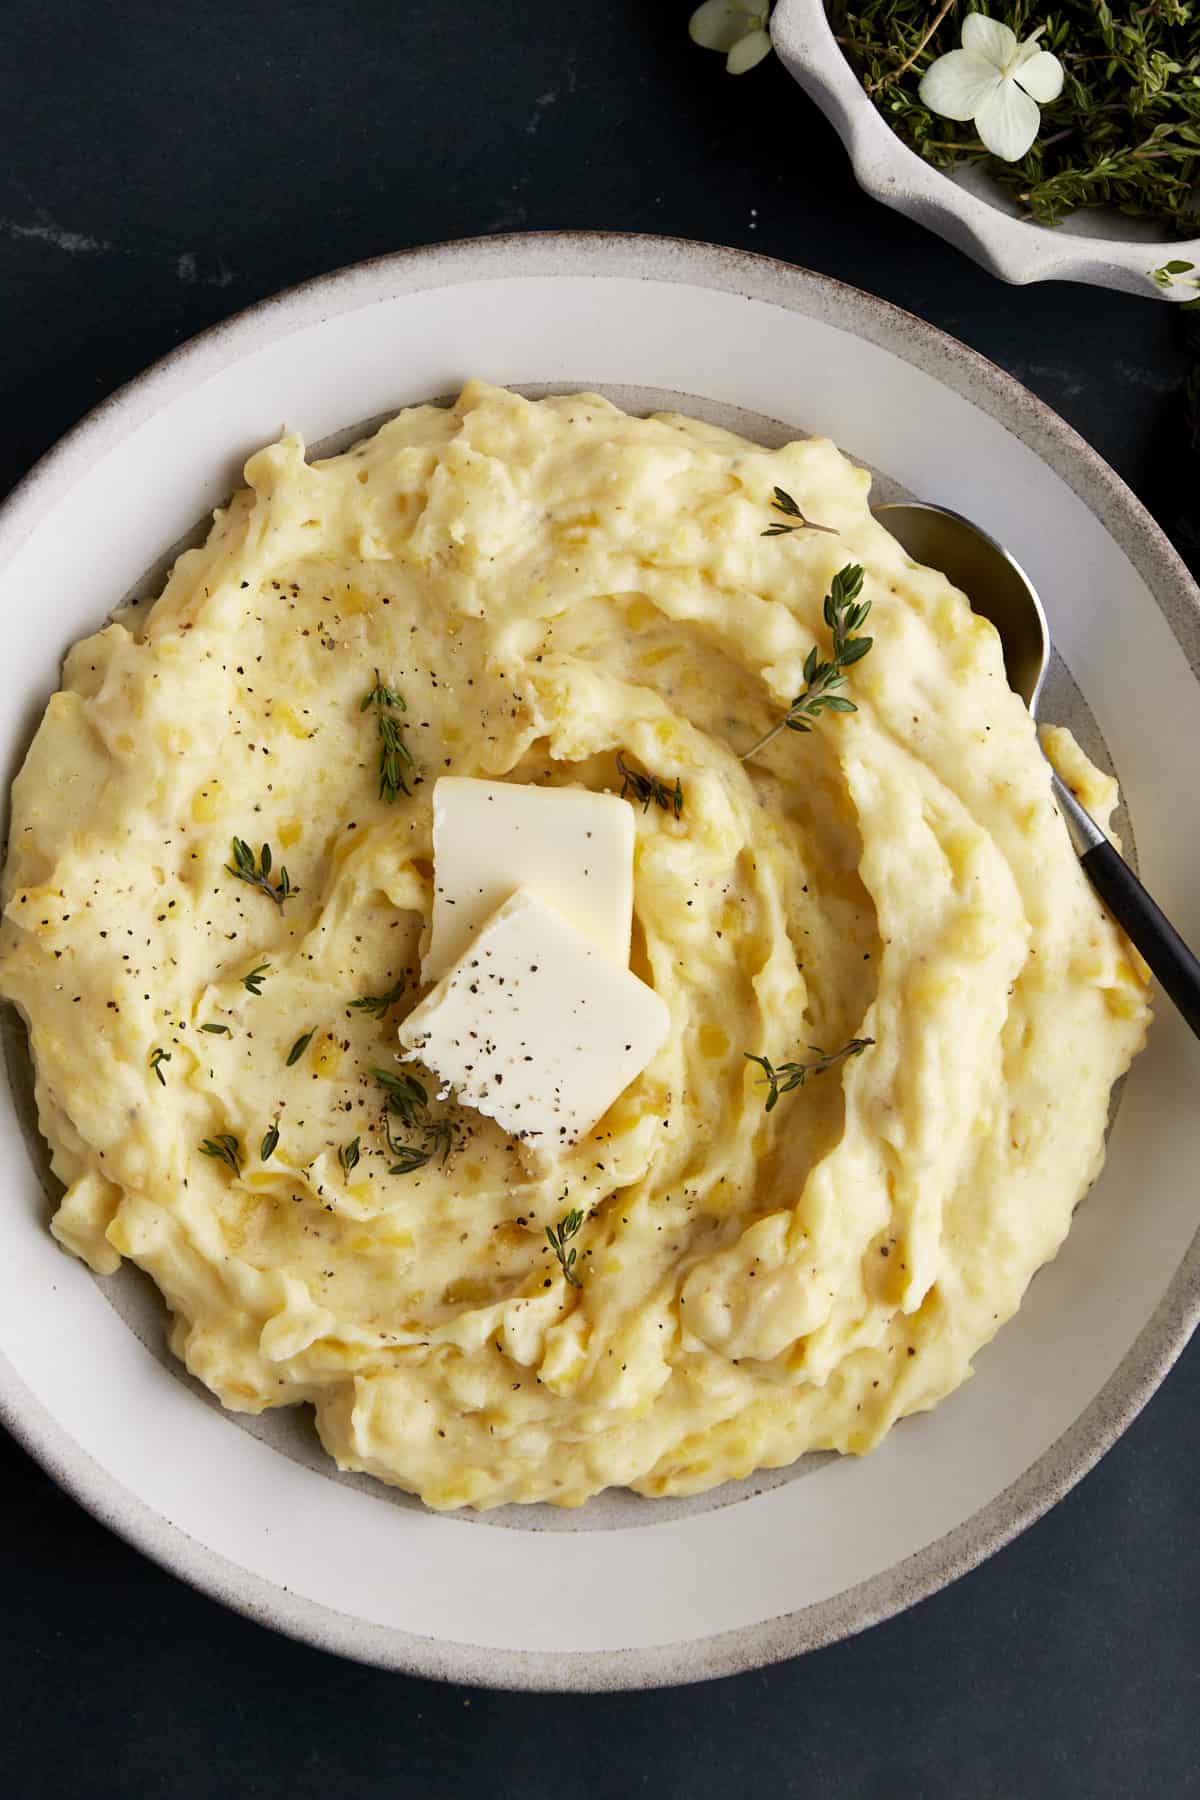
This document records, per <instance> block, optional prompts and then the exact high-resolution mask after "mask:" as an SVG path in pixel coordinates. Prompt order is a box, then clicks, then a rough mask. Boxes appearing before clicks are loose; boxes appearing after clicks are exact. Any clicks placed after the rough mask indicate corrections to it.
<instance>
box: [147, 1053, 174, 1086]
mask: <svg viewBox="0 0 1200 1800" xmlns="http://www.w3.org/2000/svg"><path fill="white" fill-rule="evenodd" d="M170 1060H171V1052H170V1051H169V1050H162V1049H157V1048H156V1049H154V1050H152V1051H151V1052H150V1067H151V1068H152V1069H153V1070H154V1073H155V1074H156V1075H157V1076H158V1079H159V1080H160V1081H161V1082H162V1085H163V1086H164V1087H166V1085H167V1078H166V1076H165V1075H164V1074H163V1072H162V1066H163V1064H164V1063H165V1062H170Z"/></svg>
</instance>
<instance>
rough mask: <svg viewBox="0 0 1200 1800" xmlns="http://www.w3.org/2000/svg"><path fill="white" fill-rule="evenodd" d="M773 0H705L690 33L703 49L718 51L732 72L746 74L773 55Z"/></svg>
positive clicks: (689, 27)
mask: <svg viewBox="0 0 1200 1800" xmlns="http://www.w3.org/2000/svg"><path fill="white" fill-rule="evenodd" d="M770 12H771V0H703V5H701V6H698V7H697V8H696V10H695V12H694V13H693V14H692V16H691V19H690V20H689V22H688V35H689V36H690V38H691V40H692V42H693V43H694V44H699V45H700V46H701V48H702V49H704V50H719V51H720V52H721V54H722V56H723V57H724V58H725V67H726V68H727V69H728V70H729V73H730V74H731V75H744V74H745V73H746V70H747V69H752V68H753V67H754V66H755V64H756V63H760V62H761V61H762V59H763V57H764V56H769V55H770V54H771V36H770V33H769V32H768V30H767V19H768V18H769V16H770Z"/></svg>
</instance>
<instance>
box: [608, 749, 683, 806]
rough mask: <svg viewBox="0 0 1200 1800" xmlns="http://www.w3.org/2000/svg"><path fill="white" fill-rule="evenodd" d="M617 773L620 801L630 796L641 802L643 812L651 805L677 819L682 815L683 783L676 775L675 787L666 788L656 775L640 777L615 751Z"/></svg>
mask: <svg viewBox="0 0 1200 1800" xmlns="http://www.w3.org/2000/svg"><path fill="white" fill-rule="evenodd" d="M617 773H618V775H619V776H620V777H621V799H622V800H624V799H626V798H627V797H628V796H629V795H630V794H632V795H633V797H634V799H635V800H639V801H640V802H641V806H642V811H643V812H645V811H646V810H647V808H648V807H649V806H650V805H651V803H653V804H654V805H655V806H661V807H662V809H663V811H664V812H669V813H674V815H675V817H676V818H677V819H678V818H679V817H680V815H681V814H682V812H683V783H682V782H681V781H680V779H679V777H678V775H677V776H676V777H675V786H674V787H668V786H667V784H666V782H665V781H660V780H659V779H658V777H657V775H640V774H639V773H638V771H637V770H636V769H631V768H630V767H629V765H628V763H627V762H626V761H625V758H624V756H623V755H622V753H621V751H619V750H618V751H617Z"/></svg>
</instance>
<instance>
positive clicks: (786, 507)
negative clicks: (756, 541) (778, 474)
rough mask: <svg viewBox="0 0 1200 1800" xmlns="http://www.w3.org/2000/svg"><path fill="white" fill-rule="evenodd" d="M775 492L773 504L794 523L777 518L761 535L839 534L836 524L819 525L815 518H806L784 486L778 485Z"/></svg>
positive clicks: (834, 535) (832, 535)
mask: <svg viewBox="0 0 1200 1800" xmlns="http://www.w3.org/2000/svg"><path fill="white" fill-rule="evenodd" d="M773 493H774V498H773V499H772V501H771V505H772V506H773V507H775V508H776V510H777V511H778V512H781V513H785V514H786V515H787V517H788V518H789V519H791V521H792V523H791V524H790V525H785V524H784V522H783V520H782V519H776V520H775V521H774V522H773V523H772V524H770V525H768V526H767V529H766V530H765V531H762V532H760V533H759V536H760V537H784V536H786V534H787V533H788V532H789V531H827V532H828V533H829V535H830V536H831V537H836V536H837V527H836V525H818V524H817V523H816V521H815V520H814V519H806V518H805V516H804V514H803V513H802V512H801V511H800V508H799V507H798V506H797V505H796V502H795V501H794V500H793V499H792V496H791V495H790V494H789V493H787V492H786V491H785V490H784V489H783V488H781V487H777V488H775V489H774V490H773Z"/></svg>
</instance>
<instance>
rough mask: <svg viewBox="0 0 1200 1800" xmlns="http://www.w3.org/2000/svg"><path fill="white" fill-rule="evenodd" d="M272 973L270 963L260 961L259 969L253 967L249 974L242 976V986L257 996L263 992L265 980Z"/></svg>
mask: <svg viewBox="0 0 1200 1800" xmlns="http://www.w3.org/2000/svg"><path fill="white" fill-rule="evenodd" d="M270 973H271V965H270V963H259V965H258V967H257V969H251V971H250V973H249V974H248V975H243V976H242V986H243V987H244V988H245V990H246V992H247V993H248V994H254V995H256V996H257V995H259V994H261V993H262V984H263V980H264V978H265V977H266V976H268V975H269V974H270Z"/></svg>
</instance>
